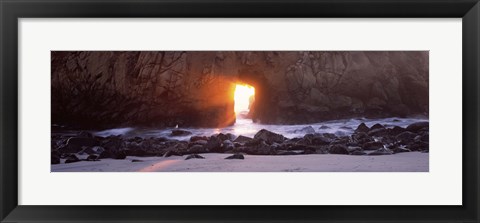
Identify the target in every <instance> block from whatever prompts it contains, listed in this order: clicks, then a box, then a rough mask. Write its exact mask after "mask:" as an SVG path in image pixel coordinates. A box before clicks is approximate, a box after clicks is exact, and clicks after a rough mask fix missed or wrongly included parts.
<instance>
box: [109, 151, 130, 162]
mask: <svg viewBox="0 0 480 223" xmlns="http://www.w3.org/2000/svg"><path fill="white" fill-rule="evenodd" d="M112 158H114V159H117V160H123V159H125V158H127V153H126V152H125V151H123V150H122V151H116V152H114V153H113V156H112Z"/></svg>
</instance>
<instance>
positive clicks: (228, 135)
mask: <svg viewBox="0 0 480 223" xmlns="http://www.w3.org/2000/svg"><path fill="white" fill-rule="evenodd" d="M225 135H226V136H227V137H228V138H227V139H228V140H230V141H233V140H235V139H236V138H237V136H236V135H234V134H232V133H227V134H225Z"/></svg>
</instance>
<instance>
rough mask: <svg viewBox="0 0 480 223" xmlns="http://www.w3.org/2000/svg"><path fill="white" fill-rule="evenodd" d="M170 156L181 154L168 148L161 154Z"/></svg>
mask: <svg viewBox="0 0 480 223" xmlns="http://www.w3.org/2000/svg"><path fill="white" fill-rule="evenodd" d="M171 156H182V155H181V154H180V153H178V152H176V151H173V150H169V151H167V152H166V153H165V154H163V157H171Z"/></svg>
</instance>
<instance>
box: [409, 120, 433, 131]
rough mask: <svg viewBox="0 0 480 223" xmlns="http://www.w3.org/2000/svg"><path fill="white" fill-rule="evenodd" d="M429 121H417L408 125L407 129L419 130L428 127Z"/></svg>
mask: <svg viewBox="0 0 480 223" xmlns="http://www.w3.org/2000/svg"><path fill="white" fill-rule="evenodd" d="M428 126H429V123H428V122H416V123H413V124H410V125H409V126H407V131H410V132H419V131H420V130H422V129H428Z"/></svg>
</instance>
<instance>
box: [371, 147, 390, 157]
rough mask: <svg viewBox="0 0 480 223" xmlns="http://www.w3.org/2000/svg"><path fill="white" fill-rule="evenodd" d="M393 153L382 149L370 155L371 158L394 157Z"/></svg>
mask: <svg viewBox="0 0 480 223" xmlns="http://www.w3.org/2000/svg"><path fill="white" fill-rule="evenodd" d="M392 154H393V152H392V151H390V150H389V149H386V148H381V149H378V150H376V151H375V152H372V153H369V154H368V155H369V156H380V155H392Z"/></svg>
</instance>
